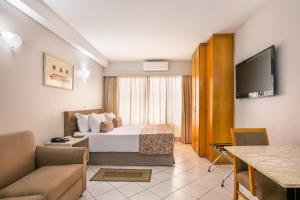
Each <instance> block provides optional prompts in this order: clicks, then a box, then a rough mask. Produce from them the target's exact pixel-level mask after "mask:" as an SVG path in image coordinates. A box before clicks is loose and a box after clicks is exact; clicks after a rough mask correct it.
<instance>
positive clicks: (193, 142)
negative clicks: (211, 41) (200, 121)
mask: <svg viewBox="0 0 300 200" xmlns="http://www.w3.org/2000/svg"><path fill="white" fill-rule="evenodd" d="M195 55H196V54H195V53H194V54H193V56H192V147H193V149H195V134H196V127H195V124H196V113H195V105H196V101H195V98H196V94H195V92H196V89H195V83H196V79H195V78H196V77H195V76H196V68H195V64H196V62H195V58H196V57H195Z"/></svg>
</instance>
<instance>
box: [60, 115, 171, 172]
mask: <svg viewBox="0 0 300 200" xmlns="http://www.w3.org/2000/svg"><path fill="white" fill-rule="evenodd" d="M102 112H103V111H102V110H101V109H96V110H83V111H68V112H64V127H65V136H67V135H73V134H74V133H75V134H76V132H78V127H77V122H76V117H75V113H81V114H90V113H102ZM166 130H167V126H164V125H158V126H156V125H154V126H148V127H143V126H122V127H119V128H115V129H114V130H113V131H110V132H108V133H92V132H86V133H82V134H84V135H87V136H89V152H90V153H89V154H90V155H89V159H90V164H95V165H96V164H97V165H120V166H133V165H141V166H151V165H173V164H174V156H173V146H174V135H173V133H172V134H171V133H170V132H168V131H166ZM159 131H165V132H166V134H152V133H158V132H159Z"/></svg>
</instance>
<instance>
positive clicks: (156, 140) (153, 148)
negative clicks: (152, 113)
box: [139, 124, 174, 155]
mask: <svg viewBox="0 0 300 200" xmlns="http://www.w3.org/2000/svg"><path fill="white" fill-rule="evenodd" d="M173 149H174V133H173V126H171V125H165V124H157V125H146V126H145V127H144V128H143V130H142V132H141V134H140V135H139V153H140V154H141V155H165V154H173Z"/></svg>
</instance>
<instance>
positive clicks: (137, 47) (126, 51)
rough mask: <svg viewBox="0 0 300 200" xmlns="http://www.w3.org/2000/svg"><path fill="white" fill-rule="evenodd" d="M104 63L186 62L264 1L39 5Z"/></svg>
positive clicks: (107, 0) (90, 0)
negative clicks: (199, 46)
mask: <svg viewBox="0 0 300 200" xmlns="http://www.w3.org/2000/svg"><path fill="white" fill-rule="evenodd" d="M43 1H44V2H45V3H46V4H47V5H48V6H49V7H50V8H51V9H52V10H53V11H54V12H55V13H56V14H57V15H59V16H60V17H61V18H62V19H63V20H64V21H65V22H67V23H68V24H69V25H71V26H72V27H73V28H74V29H75V30H76V31H77V32H79V33H80V34H81V35H82V36H83V37H84V38H85V39H86V40H87V41H88V42H90V43H91V44H92V45H93V46H94V47H95V48H96V49H97V50H98V51H99V52H101V53H102V54H103V55H104V56H105V57H106V58H107V59H108V60H110V61H124V60H126V61H129V60H145V59H167V60H189V59H190V58H191V55H192V52H193V51H194V49H195V48H196V46H197V45H198V44H199V43H200V42H205V41H207V39H208V38H209V36H210V35H211V34H213V33H227V32H234V31H235V30H236V29H237V28H238V27H239V26H240V25H241V24H242V23H243V22H244V21H245V20H247V18H248V17H249V16H250V15H251V14H252V13H253V12H255V10H257V9H259V7H261V6H262V5H263V4H264V3H265V2H266V1H267V0H63V1H62V0H43Z"/></svg>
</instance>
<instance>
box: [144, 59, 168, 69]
mask: <svg viewBox="0 0 300 200" xmlns="http://www.w3.org/2000/svg"><path fill="white" fill-rule="evenodd" d="M143 69H144V71H168V69H169V63H168V62H167V61H146V62H144V63H143Z"/></svg>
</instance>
